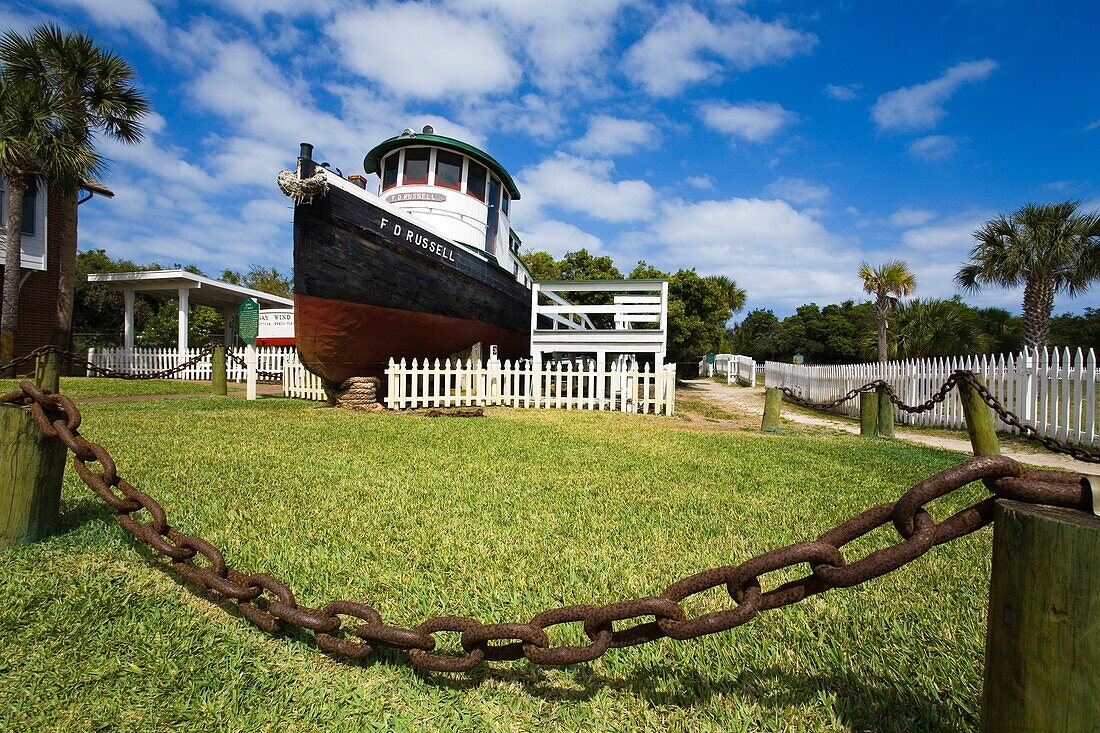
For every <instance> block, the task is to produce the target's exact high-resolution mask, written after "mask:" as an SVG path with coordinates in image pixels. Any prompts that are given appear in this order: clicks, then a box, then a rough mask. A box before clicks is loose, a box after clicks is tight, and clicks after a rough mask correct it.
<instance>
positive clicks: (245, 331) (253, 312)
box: [237, 298, 260, 346]
mask: <svg viewBox="0 0 1100 733" xmlns="http://www.w3.org/2000/svg"><path fill="white" fill-rule="evenodd" d="M237 333H238V334H240V337H241V341H244V342H245V343H246V344H248V345H249V346H251V345H252V344H253V343H255V342H256V337H257V336H258V335H259V334H260V304H259V303H257V302H256V301H255V300H252V299H251V298H249V299H248V300H246V301H244V302H243V303H241V304H240V306H239V307H238V308H237Z"/></svg>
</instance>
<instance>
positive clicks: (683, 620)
mask: <svg viewBox="0 0 1100 733" xmlns="http://www.w3.org/2000/svg"><path fill="white" fill-rule="evenodd" d="M0 402H5V403H10V404H13V405H27V406H29V409H30V412H31V415H32V417H33V419H34V421H35V423H36V424H37V425H38V427H39V429H40V430H41V431H42V432H43V434H45V435H47V436H49V437H56V438H58V439H59V440H61V441H62V442H63V443H64V444H65V445H66V446H67V447H68V448H69V450H70V451H72V453H73V465H74V467H75V470H76V472H77V474H78V475H79V476H80V478H81V480H82V481H83V482H84V483H85V484H86V485H87V486H88V487H89V488H90V489H91V490H92V491H93V492H95V493H96V494H97V495H98V496H99V497H100V498H101V499H102V500H103V501H104V502H105V503H107V504H108V505H109V506H110V507H111V508H112V509H113V510H114V511H115V512H116V513H117V514H118V521H119V523H120V524H121V525H122V528H123V529H125V530H126V531H127V532H128V533H129V534H131V535H132V536H133V537H134V538H135V539H137V540H139V541H140V542H143V543H145V544H147V545H149V546H150V547H152V548H153V549H154V550H155V551H157V552H158V553H160V554H161V555H164V556H165V557H167V558H168V560H169V561H170V563H171V567H172V568H173V569H174V570H175V571H176V573H178V574H179V575H180V576H181V577H182V578H183V579H185V580H186V581H188V582H190V583H192V584H193V585H195V586H198V587H199V588H202V589H205V590H206V591H209V592H213V593H215V594H218V595H220V596H222V597H224V598H226V599H229V600H232V601H234V602H235V603H236V604H237V608H238V609H239V611H240V613H241V615H242V616H243V617H244V618H246V619H248V620H249V621H250V622H252V623H253V624H255V625H256V626H258V627H260V628H261V629H263V630H265V631H267V632H269V633H276V632H279V631H283V630H286V629H287V627H297V628H298V629H302V630H308V631H311V632H312V634H313V638H314V640H315V642H316V644H317V646H319V647H320V648H321V649H324V650H325V651H327V652H329V653H330V654H333V655H336V656H340V657H344V658H347V659H351V660H358V659H363V658H364V657H367V656H370V655H371V654H373V653H374V651H375V650H376V649H378V648H379V647H386V648H389V649H396V650H403V651H405V652H407V653H408V659H409V662H410V663H411V664H412V665H413V666H414V667H416V668H418V669H424V670H434V671H440V672H465V671H468V670H471V669H473V668H474V667H477V666H478V665H480V664H482V663H483V662H498V661H512V660H518V659H521V658H525V659H527V660H529V661H530V662H532V663H534V664H540V665H568V664H576V663H580V662H588V661H592V660H594V659H596V658H598V657H600V656H602V655H603V654H604V653H605V652H606V651H607V650H608V649H618V648H623V647H629V646H635V645H638V644H644V643H647V642H651V641H654V640H656V639H660V638H663V637H666V636H667V637H670V638H672V639H680V640H682V639H692V638H695V637H698V636H704V635H708V634H714V633H718V632H722V631H727V630H729V629H732V628H734V627H736V626H740V625H741V624H744V623H745V622H747V621H749V620H751V619H752V618H753V617H755V616H756V615H757V614H758V613H760V612H761V611H767V610H772V609H776V608H781V607H783V606H788V605H791V604H793V603H797V602H799V601H801V600H804V599H806V598H809V597H810V596H813V595H817V594H818V593H822V592H824V591H826V590H829V589H831V588H847V587H851V586H855V585H859V584H860V583H864V582H866V581H868V580H871V579H872V578H876V577H878V576H880V575H883V574H885V573H888V572H890V571H892V570H895V569H897V568H899V567H901V566H902V565H905V564H906V563H908V562H911V561H912V560H914V559H916V558H918V557H920V556H921V555H923V554H924V553H926V552H928V551H929V550H930V549H931V548H932V547H935V546H936V545H940V544H943V543H945V542H949V541H951V540H953V539H956V538H958V537H962V536H964V535H967V534H970V533H971V532H974V531H976V530H977V529H979V528H981V527H984V526H985V525H987V524H989V523H990V522H992V521H993V508H994V501H995V499H996V498H1007V499H1014V500H1017V501H1024V502H1030V503H1040V504H1048V505H1054V506H1062V507H1070V508H1075V509H1083V510H1088V509H1089V508H1090V507H1091V492H1090V490H1089V488H1088V486H1087V482H1086V481H1085V480H1084V478H1083V477H1082V476H1081V475H1080V474H1069V473H1058V472H1053V471H1025V470H1024V469H1023V468H1022V467H1021V466H1020V464H1018V463H1017V462H1016V461H1014V460H1012V459H1010V458H1006V457H1002V456H984V457H979V458H972V459H970V460H968V461H966V462H964V463H961V464H959V465H957V466H954V467H952V468H949V469H947V470H945V471H941V472H940V473H937V474H935V475H933V476H930V477H929V478H926V479H924V480H923V481H921V482H919V483H917V484H916V485H915V486H913V487H912V488H911V489H909V490H908V491H907V492H905V494H903V495H902V496H901V497H900V498H899V499H898V500H897V501H895V502H892V503H887V504H879V505H877V506H873V507H871V508H870V509H867V510H866V511H864V512H862V513H860V514H857V515H856V516H854V517H852V518H850V519H848V520H846V521H844V522H842V523H841V524H839V525H838V526H836V527H834V528H833V529H830V530H829V531H828V532H825V533H824V534H823V535H821V536H820V537H818V538H817V539H816V540H813V541H809V542H799V543H796V544H793V545H789V546H787V547H782V548H779V549H775V550H771V551H769V552H765V553H763V554H762V555H758V556H757V557H754V558H751V559H749V560H746V561H745V562H742V563H740V564H739V565H723V566H718V567H715V568H711V569H709V570H705V571H703V572H699V573H696V574H694V575H691V576H688V577H686V578H682V579H680V580H678V581H676V582H674V583H672V584H671V585H669V586H668V587H667V588H665V589H664V591H662V592H661V594H660V595H656V596H645V597H642V598H635V599H631V600H625V601H618V602H614V603H608V604H604V605H595V604H579V605H571V606H564V607H561V608H554V609H549V610H546V611H542V612H540V613H538V614H536V615H535V616H534V617H532V618H531V619H530V620H529V621H527V622H526V623H523V622H520V623H483V622H481V621H478V620H477V619H473V618H468V617H465V616H433V617H431V618H428V619H426V620H425V621H423V622H422V623H420V624H418V625H417V626H415V627H402V626H396V625H390V624H387V623H386V622H385V621H384V620H383V619H382V617H381V615H380V614H379V613H378V611H376V610H375V609H374V608H373V607H372V606H370V605H369V604H366V603H361V602H357V601H347V600H336V601H333V602H331V603H328V604H326V605H325V606H323V607H321V608H311V607H309V606H305V605H302V604H299V603H298V602H297V600H296V597H295V594H294V592H293V590H292V589H291V588H290V587H289V586H287V585H286V584H285V583H283V582H282V581H280V580H278V579H276V578H274V577H272V576H270V575H267V574H263V573H257V574H249V573H245V572H241V571H238V570H236V569H234V568H232V567H230V566H229V564H228V562H227V561H226V559H225V555H224V554H223V553H222V551H221V550H220V549H218V548H217V547H215V546H214V545H213V544H211V543H210V542H207V541H206V540H204V539H202V538H201V537H196V536H193V535H188V534H184V533H182V532H180V531H179V530H177V529H175V528H174V527H172V526H171V525H169V523H168V519H167V515H166V513H165V511H164V508H163V507H162V506H161V505H160V504H159V503H158V502H157V501H156V500H155V499H153V498H152V497H151V496H149V495H148V494H145V493H144V492H142V491H140V490H138V489H137V488H136V487H134V486H133V485H132V484H130V483H129V482H128V481H126V479H124V478H123V477H122V476H121V475H120V474H119V472H118V467H117V465H116V463H115V460H114V459H113V458H112V457H111V454H110V453H108V452H107V450H106V449H105V448H104V447H103V446H101V445H99V444H98V443H93V442H91V441H89V440H87V439H85V438H84V437H82V436H81V435H80V432H79V428H80V426H81V415H80V412H79V410H77V408H76V405H75V404H73V402H72V400H71V399H69V398H68V397H66V396H65V395H63V394H50V393H48V392H44V391H42V390H40V389H38V388H36V387H35V386H34V385H33V384H31V383H30V382H23V383H21V385H20V389H19V390H17V391H14V392H11V393H9V394H6V395H4V396H2V397H0ZM95 462H98V463H99V465H100V467H101V470H100V471H94V470H92V469H91V468H89V467H88V464H89V463H95ZM978 480H982V481H984V482H985V485H986V486H987V487H989V488H990V490H991V491H992V492H993V496H990V497H988V498H986V499H985V500H983V501H980V502H978V503H976V504H974V505H972V506H970V507H967V508H966V509H963V510H961V511H959V512H956V513H955V514H953V515H951V516H950V517H948V518H947V519H945V520H943V521H941V522H936V521H935V520H933V519H932V516H931V515H930V514H929V513H928V511H927V510H926V508H925V505H926V504H927V503H929V502H931V501H933V500H935V499H938V498H940V497H943V496H945V495H947V494H950V493H951V492H953V491H955V490H957V489H960V488H962V487H963V486H966V485H968V484H970V483H972V482H974V481H978ZM138 515H148V519H147V520H144V521H142V520H141V519H139V518H138ZM887 524H891V525H892V526H893V527H894V529H895V530H896V531H897V533H898V535H899V537H900V541H899V542H897V543H896V544H893V545H890V546H887V547H885V548H883V549H879V550H875V551H872V552H870V553H869V554H867V555H866V556H864V557H862V558H860V559H858V560H854V561H850V560H849V559H848V558H845V557H844V555H843V553H842V552H841V550H842V548H843V547H844V546H845V545H847V544H849V543H851V542H853V541H855V540H856V539H858V538H860V537H863V536H864V535H866V534H868V533H870V532H871V531H873V530H875V529H877V528H879V527H882V526H884V525H887ZM200 556H201V560H202V562H195V560H196V559H200ZM803 564H805V565H807V566H808V574H807V575H805V576H803V577H801V578H798V579H797V580H792V581H788V582H785V583H782V584H780V585H778V586H777V587H775V588H769V589H767V590H765V589H764V584H763V583H762V582H761V580H762V578H764V577H765V576H766V575H767V574H769V573H773V572H776V571H781V570H785V569H787V568H791V567H796V566H799V565H803ZM718 587H724V588H725V590H726V592H727V593H728V595H729V596H730V599H731V600H732V601H733V605H732V607H731V608H728V609H725V610H720V611H712V612H709V613H704V614H701V615H699V616H695V617H691V616H689V615H688V613H687V612H686V611H685V610H684V607H683V605H681V604H682V603H683V602H684V601H685V600H687V599H689V598H691V597H693V596H695V595H697V594H699V593H702V592H704V591H707V590H709V589H712V588H718ZM563 624H580V626H581V629H583V632H584V634H585V636H586V637H587V639H588V641H587V643H584V644H580V645H568V644H555V643H554V642H553V641H552V640H551V638H550V635H549V633H548V630H549V629H551V628H553V627H556V626H559V625H563ZM440 633H457V634H460V646H461V649H462V651H461V652H449V653H448V652H441V651H439V650H438V648H437V641H436V635H437V634H440Z"/></svg>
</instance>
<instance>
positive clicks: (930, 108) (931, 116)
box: [871, 59, 997, 130]
mask: <svg viewBox="0 0 1100 733" xmlns="http://www.w3.org/2000/svg"><path fill="white" fill-rule="evenodd" d="M996 69H997V62H996V61H994V60H993V59H982V60H981V61H965V62H963V63H961V64H956V65H955V66H952V67H951V68H950V69H948V70H947V71H945V72H944V73H943V74H942V75H940V76H938V77H936V78H935V79H933V80H932V81H928V82H925V83H923V84H915V85H913V86H910V87H902V88H901V89H895V90H894V91H892V92H887V93H886V94H883V95H882V96H881V97H879V98H878V100H877V101H876V102H875V105H874V107H872V108H871V118H872V119H874V121H875V124H876V125H878V128H879V129H880V130H925V129H929V128H932V127H935V126H936V124H937V123H938V122H939V121H940V120H942V119H943V118H944V117H945V116H946V115H947V110H945V109H944V108H943V105H944V103H945V102H947V100H948V99H950V98H951V95H953V94H954V93H955V92H956V91H957V90H958V88H959V87H961V86H962V85H964V84H969V83H972V82H978V81H983V80H985V79H987V78H989V76H990V74H992V73H993V72H994V71H995V70H996Z"/></svg>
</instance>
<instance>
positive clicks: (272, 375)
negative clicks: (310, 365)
mask: <svg viewBox="0 0 1100 733" xmlns="http://www.w3.org/2000/svg"><path fill="white" fill-rule="evenodd" d="M225 355H226V357H227V358H229V359H232V360H233V361H235V362H237V363H238V364H240V365H241V368H242V369H248V362H246V361H245V360H244V359H242V358H241V357H239V356H237V355H236V354H234V353H233V352H232V351H226V352H225ZM256 376H257V377H258V378H259V379H271V380H275V379H282V378H283V373H282V372H261V371H260V370H259V369H257V370H256Z"/></svg>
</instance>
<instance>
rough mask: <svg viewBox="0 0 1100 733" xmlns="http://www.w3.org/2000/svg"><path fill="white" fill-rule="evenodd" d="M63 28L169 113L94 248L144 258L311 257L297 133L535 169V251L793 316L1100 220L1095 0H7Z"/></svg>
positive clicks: (206, 262) (1014, 303) (337, 143)
mask: <svg viewBox="0 0 1100 733" xmlns="http://www.w3.org/2000/svg"><path fill="white" fill-rule="evenodd" d="M44 21H54V22H58V23H60V24H62V25H63V26H65V27H68V28H74V29H81V30H84V31H86V32H88V33H90V34H92V35H93V36H94V37H96V38H97V39H98V40H100V42H101V43H103V44H104V45H106V46H108V47H110V48H112V49H114V50H116V51H118V52H119V53H121V54H123V55H124V56H125V57H126V58H128V59H129V60H130V62H131V63H132V64H133V65H134V66H135V68H136V69H137V72H138V74H139V77H140V84H141V86H142V87H143V88H144V89H145V91H146V92H147V93H148V95H149V97H150V99H151V101H152V103H153V106H154V109H155V110H156V115H155V116H154V117H153V118H152V119H151V120H150V124H149V135H148V138H147V140H146V141H145V142H144V143H142V144H141V145H139V146H136V147H130V148H126V147H120V146H117V145H112V144H107V143H104V145H103V147H104V151H105V152H106V154H107V155H108V157H109V158H110V159H111V160H112V163H111V167H110V171H109V173H108V174H107V176H106V177H105V180H106V183H108V185H110V186H111V187H112V188H113V189H114V190H115V191H116V192H117V197H116V198H115V199H114V200H113V201H97V202H93V203H90V204H88V205H86V206H84V207H82V209H81V224H80V227H81V228H80V236H81V246H82V247H83V248H88V247H102V248H104V249H106V250H107V251H108V253H109V254H111V255H113V256H116V257H117V256H124V257H128V258H132V259H134V260H137V261H140V262H149V261H159V262H161V263H164V264H169V265H170V264H172V263H175V262H179V263H184V264H186V263H195V264H198V265H199V266H200V267H202V268H203V269H204V270H206V271H207V272H208V273H211V274H217V273H219V272H220V271H221V270H222V269H224V268H226V267H232V268H238V269H240V268H246V267H247V266H248V265H249V264H253V263H255V264H261V265H274V266H277V267H279V268H280V269H284V270H288V269H289V268H290V263H291V247H292V244H291V228H290V222H291V216H292V212H291V210H290V209H289V207H288V203H287V200H286V199H285V198H283V197H282V195H281V194H280V193H279V191H278V189H277V188H276V186H275V176H276V174H277V172H278V171H279V170H280V169H281V168H287V167H291V166H292V165H293V162H294V157H295V155H296V152H297V144H298V143H299V142H301V141H308V142H312V143H313V144H314V145H315V146H316V149H317V153H316V156H315V157H318V159H323V160H327V161H330V162H331V163H332V164H333V165H334V166H336V167H338V168H340V169H342V170H343V172H344V173H345V174H348V173H354V172H358V173H361V172H362V158H363V155H364V154H365V153H366V151H367V150H368V149H370V148H371V147H373V146H374V144H376V143H377V142H379V141H381V140H383V139H385V138H387V137H390V136H392V135H394V134H397V133H398V132H400V130H401V129H402V128H404V127H413V128H415V129H419V128H420V127H421V126H423V125H424V124H426V123H431V124H433V125H434V126H435V127H436V129H437V131H438V132H439V133H440V134H443V135H449V136H452V137H457V138H460V139H464V140H467V141H469V142H472V143H474V144H477V145H480V146H482V147H484V148H485V149H486V150H488V151H489V152H490V153H491V154H492V155H493V156H494V157H496V158H497V159H498V160H500V161H501V163H503V164H504V166H505V167H506V168H507V169H508V170H509V171H510V172H511V173H512V175H513V177H515V179H516V181H517V183H518V184H519V187H520V191H521V192H522V194H523V197H522V200H521V201H519V202H517V203H516V204H515V205H514V207H513V226H514V227H515V228H516V230H517V231H518V232H519V234H520V236H521V237H522V238H523V240H524V244H525V246H527V247H530V248H534V249H547V250H549V251H551V252H553V253H555V254H556V255H561V254H563V253H564V252H566V251H569V250H572V249H577V248H579V247H587V248H588V249H589V250H590V251H593V252H598V253H601V254H608V255H610V256H612V257H613V258H614V260H615V261H616V263H617V264H618V265H619V267H620V269H622V270H624V271H628V270H629V269H631V267H632V266H633V264H634V263H635V262H636V261H637V260H639V259H645V260H647V261H648V262H650V263H651V264H654V265H657V266H658V267H661V268H663V269H669V270H673V269H676V268H679V267H695V268H696V269H697V270H698V271H699V272H700V273H703V274H716V273H722V274H726V275H729V276H730V277H732V278H734V279H735V280H737V282H738V283H739V284H740V285H742V286H743V287H744V288H745V289H746V290H747V291H748V296H749V297H748V307H749V308H755V307H768V308H773V309H774V310H775V311H776V312H777V313H778V314H779V315H781V316H782V315H784V314H787V313H790V312H791V311H793V309H794V308H795V307H797V306H798V305H800V304H802V303H805V302H810V301H815V302H817V303H819V304H825V303H829V302H838V301H841V300H844V299H846V298H856V299H860V298H862V297H863V296H862V293H861V291H860V288H859V282H858V279H857V278H856V274H855V272H856V269H857V267H858V266H859V263H860V262H861V261H862V260H868V261H870V262H871V263H872V264H877V263H879V262H881V261H883V260H886V259H891V258H896V257H900V258H902V259H904V260H905V261H906V262H907V263H908V264H909V265H910V267H911V268H912V269H913V270H914V272H915V273H916V275H917V278H918V290H917V295H919V296H923V297H932V296H936V297H949V296H950V295H952V294H954V293H955V292H956V290H955V288H954V285H953V283H952V276H953V274H954V272H955V271H956V270H957V269H958V266H959V264H960V263H961V262H962V261H963V260H964V259H965V257H966V254H967V251H968V249H969V247H970V245H971V243H972V238H971V232H972V231H973V230H974V229H975V228H976V227H978V226H979V225H980V224H981V223H982V222H983V221H985V220H987V219H988V218H990V217H992V216H994V215H996V214H998V213H1002V212H1004V213H1007V212H1011V211H1012V210H1014V209H1016V208H1018V207H1019V206H1020V205H1022V204H1023V203H1025V202H1027V201H1040V202H1044V201H1061V200H1066V199H1071V198H1072V199H1079V200H1081V201H1083V202H1084V206H1085V207H1086V208H1087V209H1090V210H1091V209H1100V97H1098V96H1097V94H1096V89H1097V87H1098V86H1100V60H1098V58H1097V54H1096V53H1095V29H1096V27H1097V26H1098V25H1100V4H1098V3H1096V2H1092V1H1090V0H1080V1H1078V2H1059V1H1057V0H1055V1H1053V2H1045V3H1035V2H1033V3H1023V2H1007V1H999V0H959V1H957V2H934V1H929V2H919V3H916V2H911V3H902V2H870V1H868V2H794V1H791V2H784V1H780V0H759V1H758V2H737V1H735V0H731V1H725V2H723V1H720V0H716V1H714V2H669V3H663V2H647V1H645V0H640V1H637V2H634V1H630V0H557V1H554V0H539V1H538V2H530V1H528V0H441V1H439V2H408V3H393V2H376V3H366V2H342V1H340V0H313V1H312V2H310V1H302V0H216V1H214V2H209V3H197V2H182V1H180V0H166V1H164V2H161V1H160V0H35V1H34V2H20V1H16V2H11V1H10V0H4V2H0V26H2V27H16V28H19V29H26V28H28V27H30V26H31V25H33V24H36V23H39V22H44ZM966 298H967V300H968V301H969V302H973V303H980V304H988V305H999V306H1003V307H1008V308H1010V309H1011V310H1013V311H1015V312H1018V311H1019V300H1020V294H1019V293H1018V292H1012V291H1004V290H989V291H986V292H983V293H982V294H980V295H978V296H966ZM1098 305H1100V297H1098V296H1097V294H1096V292H1091V293H1088V294H1086V295H1084V296H1081V297H1078V298H1076V299H1073V300H1071V299H1069V298H1068V297H1066V296H1059V298H1058V301H1057V303H1056V311H1057V312H1062V311H1067V310H1073V311H1079V310H1081V309H1082V308H1084V307H1096V306H1098Z"/></svg>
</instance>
